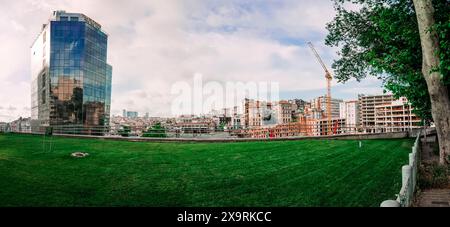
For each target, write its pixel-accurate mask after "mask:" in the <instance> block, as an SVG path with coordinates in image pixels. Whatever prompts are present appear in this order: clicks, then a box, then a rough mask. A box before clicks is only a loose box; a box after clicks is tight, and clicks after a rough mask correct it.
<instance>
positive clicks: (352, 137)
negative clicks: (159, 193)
mask: <svg viewBox="0 0 450 227" xmlns="http://www.w3.org/2000/svg"><path fill="white" fill-rule="evenodd" d="M40 135H42V134H40ZM54 136H58V137H65V138H94V139H103V140H118V141H132V142H145V141H150V142H151V141H153V142H210V143H217V142H254V141H289V140H370V139H401V138H409V137H411V136H410V133H408V132H390V133H373V134H357V135H334V136H308V137H288V138H270V139H269V138H267V139H260V138H142V137H119V136H114V137H112V136H88V135H61V134H54Z"/></svg>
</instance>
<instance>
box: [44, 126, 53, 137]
mask: <svg viewBox="0 0 450 227" xmlns="http://www.w3.org/2000/svg"><path fill="white" fill-rule="evenodd" d="M45 135H46V136H51V135H53V127H45Z"/></svg>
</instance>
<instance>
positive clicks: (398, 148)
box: [0, 134, 413, 207]
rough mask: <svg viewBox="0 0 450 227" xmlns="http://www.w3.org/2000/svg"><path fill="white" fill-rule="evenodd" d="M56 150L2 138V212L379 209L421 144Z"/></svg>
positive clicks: (116, 145)
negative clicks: (186, 208)
mask: <svg viewBox="0 0 450 227" xmlns="http://www.w3.org/2000/svg"><path fill="white" fill-rule="evenodd" d="M52 144H53V145H52V149H51V150H50V147H49V145H50V142H49V140H48V138H47V142H46V143H44V142H43V137H42V136H32V135H11V134H0V206H1V207H3V206H258V207H259V206H294V207H298V206H301V207H303V206H378V205H379V204H380V203H381V202H382V201H383V200H385V199H392V198H394V197H395V194H396V193H398V192H399V190H400V187H401V166H402V165H404V164H406V163H407V160H408V153H409V152H410V151H411V146H412V144H413V140H410V139H396V140H366V141H363V147H362V148H361V149H360V148H358V142H357V141H354V140H303V141H276V142H241V143H157V142H123V141H109V140H97V139H68V138H58V137H54V138H53V140H52ZM44 145H45V149H44ZM75 151H86V152H89V153H90V156H88V157H87V158H83V159H75V158H72V157H71V156H70V154H71V153H72V152H75Z"/></svg>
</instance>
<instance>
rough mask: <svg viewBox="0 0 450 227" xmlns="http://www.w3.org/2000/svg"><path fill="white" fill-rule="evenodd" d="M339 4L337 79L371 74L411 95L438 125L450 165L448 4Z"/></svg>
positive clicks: (333, 32) (406, 0)
mask: <svg viewBox="0 0 450 227" xmlns="http://www.w3.org/2000/svg"><path fill="white" fill-rule="evenodd" d="M334 2H335V9H336V11H337V14H336V17H335V18H334V20H333V21H332V22H330V23H329V24H328V25H327V29H328V31H329V34H328V36H327V38H326V44H327V45H329V46H336V47H340V51H339V52H338V54H339V59H338V60H336V61H335V62H334V63H333V69H334V70H335V77H336V78H337V79H338V80H339V81H340V82H345V81H347V80H349V79H350V78H356V79H357V80H361V79H362V78H364V77H366V76H367V75H372V76H376V77H377V78H379V79H382V80H383V83H384V87H385V90H388V91H391V92H392V93H393V94H394V96H395V97H397V98H398V97H400V96H405V97H407V98H408V100H409V101H410V103H411V104H412V105H413V106H414V108H415V113H416V114H417V115H418V116H419V117H421V118H422V119H424V120H426V121H431V120H433V122H434V123H435V125H436V130H437V133H438V139H439V146H440V152H441V153H440V163H441V164H444V163H447V164H448V161H449V157H448V156H449V154H450V131H449V129H450V125H449V124H450V120H449V117H450V103H449V101H448V100H449V93H448V90H449V84H450V78H449V72H450V57H449V56H450V45H449V43H450V41H449V40H450V4H449V3H448V0H414V2H413V0H334ZM347 2H352V3H356V4H358V6H359V9H357V10H348V9H346V8H345V7H344V5H345V3H347ZM414 3H416V5H414ZM433 5H434V6H435V7H434V9H436V11H435V12H433ZM418 7H419V8H420V9H418ZM416 12H417V15H416ZM433 13H434V15H433ZM421 46H422V48H420V47H421ZM422 59H423V60H422Z"/></svg>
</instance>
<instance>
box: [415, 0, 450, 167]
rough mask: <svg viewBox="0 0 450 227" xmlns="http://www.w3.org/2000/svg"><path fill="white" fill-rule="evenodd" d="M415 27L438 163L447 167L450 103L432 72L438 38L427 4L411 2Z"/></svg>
mask: <svg viewBox="0 0 450 227" xmlns="http://www.w3.org/2000/svg"><path fill="white" fill-rule="evenodd" d="M413 2H414V7H415V9H416V15H417V22H418V24H419V33H420V41H421V45H422V58H423V63H422V73H423V76H424V77H425V80H426V82H427V86H428V93H429V94H430V99H431V113H432V115H433V120H434V124H435V125H436V131H437V135H438V139H439V150H440V151H439V163H440V164H449V155H450V100H449V93H448V87H447V86H446V85H444V83H443V81H442V80H441V78H440V73H439V72H438V71H436V70H433V69H436V68H437V67H439V57H438V55H437V53H438V52H439V38H438V36H437V33H436V32H435V31H434V30H430V29H431V27H432V26H433V25H434V24H435V21H434V15H433V14H434V8H433V4H432V1H431V0H413Z"/></svg>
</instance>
